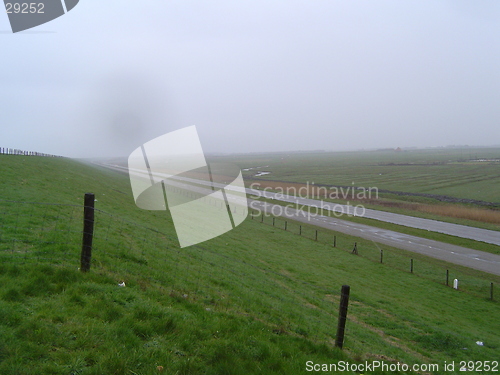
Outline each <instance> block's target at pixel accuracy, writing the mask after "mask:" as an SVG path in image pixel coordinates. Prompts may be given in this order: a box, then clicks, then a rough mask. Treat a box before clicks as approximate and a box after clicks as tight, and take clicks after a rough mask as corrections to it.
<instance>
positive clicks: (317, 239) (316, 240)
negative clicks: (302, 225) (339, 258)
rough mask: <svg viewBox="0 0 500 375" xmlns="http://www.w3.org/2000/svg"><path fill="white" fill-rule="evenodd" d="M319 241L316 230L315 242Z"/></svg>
mask: <svg viewBox="0 0 500 375" xmlns="http://www.w3.org/2000/svg"><path fill="white" fill-rule="evenodd" d="M317 240H318V230H316V238H315V241H317Z"/></svg>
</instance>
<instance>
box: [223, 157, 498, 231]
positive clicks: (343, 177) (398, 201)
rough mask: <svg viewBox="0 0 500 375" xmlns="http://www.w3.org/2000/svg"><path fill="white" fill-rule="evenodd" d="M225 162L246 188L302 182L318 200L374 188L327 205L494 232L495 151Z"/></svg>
mask: <svg viewBox="0 0 500 375" xmlns="http://www.w3.org/2000/svg"><path fill="white" fill-rule="evenodd" d="M226 159H227V158H226V157H221V156H219V157H216V158H214V160H226ZM227 160H229V159H227ZM230 160H231V161H233V162H235V163H237V164H238V165H239V166H240V167H241V168H243V169H244V174H245V177H246V181H247V183H248V184H251V183H258V184H260V185H261V186H262V187H266V186H269V187H274V188H277V187H281V188H286V187H289V186H296V187H297V188H298V187H299V186H304V185H295V184H306V183H308V184H309V190H310V195H311V196H317V197H319V198H323V197H324V194H322V195H321V194H319V195H318V194H317V193H318V191H319V186H323V187H327V188H329V187H332V186H337V187H338V186H342V187H352V186H356V187H364V188H377V189H378V191H379V194H378V197H376V198H375V199H362V198H361V199H354V200H353V199H352V197H350V198H349V199H341V198H338V197H337V199H333V200H332V201H335V202H338V203H345V202H346V201H347V200H350V201H351V203H353V201H355V202H356V203H361V204H363V205H365V206H366V207H368V208H373V209H378V210H383V211H390V212H395V213H401V214H405V215H411V216H417V217H424V218H431V219H436V220H442V221H448V222H452V223H457V224H464V225H470V226H477V227H481V228H485V229H491V230H500V189H498V184H499V183H500V148H476V149H474V148H466V149H455V148H443V149H433V150H409V151H402V152H396V151H387V150H385V151H365V152H337V153H334V152H317V153H280V154H256V155H241V156H231V158H230ZM258 172H269V173H268V174H265V175H260V176H256V175H257V174H258ZM313 183H314V184H315V185H316V188H313V187H311V186H312V184H313ZM324 191H325V188H323V192H324Z"/></svg>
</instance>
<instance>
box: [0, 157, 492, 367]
mask: <svg viewBox="0 0 500 375" xmlns="http://www.w3.org/2000/svg"><path fill="white" fill-rule="evenodd" d="M0 162H1V165H2V169H1V171H0V174H1V181H0V192H1V194H2V195H1V199H9V200H14V201H24V202H25V201H31V202H45V203H62V204H76V205H81V204H82V202H83V194H84V193H85V192H94V193H95V194H96V198H97V202H96V208H98V209H99V210H102V211H105V212H106V213H110V214H112V215H113V216H110V215H108V214H105V213H101V212H96V217H97V221H96V232H98V231H101V232H100V233H99V232H98V234H97V235H96V244H95V245H96V246H95V249H94V254H93V265H92V269H91V271H90V272H89V273H87V274H83V273H81V272H79V271H78V269H77V268H78V265H79V253H80V248H79V244H78V238H79V236H81V234H79V233H78V232H77V230H78V227H79V226H80V225H81V222H80V221H79V218H78V216H79V214H80V213H79V212H78V210H76V209H75V210H73V208H72V209H71V210H70V211H68V212H67V213H65V212H63V211H64V209H62V208H61V209H60V210H59V209H58V210H59V211H57V210H56V211H57V213H56V212H52V211H51V210H52V208H50V209H49V208H47V207H46V206H43V205H34V206H33V205H31V206H27V205H23V204H17V206H13V205H12V204H9V205H7V204H6V205H5V206H3V207H2V214H3V215H1V216H0V220H2V222H0V224H1V225H2V226H1V230H2V233H1V234H2V236H3V235H5V234H6V232H7V231H8V232H10V235H12V234H13V233H14V234H15V233H17V232H15V231H14V229H13V228H15V230H16V231H18V230H19V228H22V227H26V226H27V227H28V228H31V233H34V234H38V233H43V235H46V234H50V235H53V236H54V238H53V243H54V249H53V251H52V252H51V251H50V244H48V243H44V244H43V246H44V251H43V254H42V255H39V254H38V253H37V251H38V249H37V248H36V242H30V243H29V244H28V241H25V242H22V241H21V242H19V243H16V246H18V247H17V249H20V250H19V251H21V252H20V253H18V252H14V251H13V250H12V249H11V242H2V240H1V239H0V246H1V253H0V257H2V262H1V263H0V264H1V266H0V314H1V315H2V316H1V319H0V330H1V334H0V373H2V374H40V373H43V374H45V373H46V374H156V373H159V371H160V370H161V369H162V368H163V370H164V371H165V372H166V373H169V374H249V373H255V374H272V373H279V374H301V373H307V372H306V367H305V363H306V361H308V360H310V361H314V362H315V363H336V362H338V361H339V360H342V359H343V360H348V361H350V362H360V361H363V360H375V359H378V360H380V359H384V360H386V361H388V362H391V363H392V362H396V361H401V362H405V363H408V364H413V363H439V364H442V363H443V361H445V360H446V361H448V362H450V361H451V360H455V361H456V360H498V350H499V349H500V338H499V336H500V335H498V333H499V332H500V319H498V318H499V313H498V306H499V305H498V302H495V301H488V300H487V299H486V298H477V297H474V296H471V295H469V294H467V293H463V292H460V291H455V290H453V289H451V288H447V287H446V286H444V285H440V284H437V283H435V282H430V281H429V280H426V279H424V278H420V277H417V276H416V275H411V274H409V273H405V272H401V271H397V270H394V269H392V268H390V267H386V266H384V265H380V264H377V263H375V262H372V261H370V260H368V259H364V258H362V257H356V256H353V255H352V254H350V253H349V252H347V251H342V250H341V249H334V248H332V246H331V245H328V244H323V243H318V242H315V241H311V240H310V239H308V238H305V237H299V236H297V235H294V234H292V233H289V232H285V231H283V230H280V229H277V228H273V227H270V226H266V225H262V224H260V223H259V222H257V221H255V220H254V221H252V220H250V219H247V220H246V221H245V222H244V223H243V224H242V225H240V226H239V227H237V228H236V229H234V230H233V231H231V232H228V233H226V234H224V235H223V236H220V237H218V238H215V239H213V240H210V241H207V242H205V243H203V244H201V245H200V246H193V247H190V248H186V249H179V248H178V245H177V243H176V237H175V232H174V228H173V224H172V221H171V218H170V217H169V215H168V213H166V212H149V211H142V210H139V209H137V208H136V207H135V204H134V202H133V198H132V195H131V192H130V187H129V185H128V184H129V183H128V177H127V176H126V175H123V174H119V173H116V172H112V171H107V170H104V169H99V168H96V167H94V166H88V165H83V164H80V163H77V162H75V161H71V160H67V159H49V158H36V157H20V156H5V157H2V158H0ZM25 207H29V208H28V209H25ZM12 210H14V212H16V210H17V212H18V213H19V214H18V215H17V217H16V218H15V219H14V217H13V216H12V215H10V213H11V212H12ZM47 210H48V211H47ZM6 213H9V215H6ZM37 218H38V219H39V221H40V222H42V221H43V223H44V226H43V232H42V229H40V226H39V225H38V221H37ZM42 218H43V220H42ZM58 218H59V220H61V218H64V219H65V220H66V219H68V218H71V219H72V220H66V224H67V225H68V227H62V228H63V230H62V231H58V228H61V227H55V226H54V227H51V226H48V225H47V223H49V222H50V221H52V220H53V221H56V220H58ZM13 223H15V224H16V226H15V227H13V225H12V224H13ZM148 228H154V229H157V230H158V231H157V232H155V231H150V230H149V229H148ZM73 229H74V230H75V234H72V232H70V230H73ZM80 230H81V229H80ZM19 233H20V234H22V235H23V236H26V237H25V238H30V237H29V236H30V233H25V232H22V231H21V232H19ZM68 236H69V237H71V236H74V237H75V238H76V239H75V240H73V239H72V240H71V241H70V240H68ZM2 238H4V237H2ZM11 238H12V237H9V239H11ZM33 243H34V244H35V245H33ZM65 244H68V245H65ZM28 245H30V246H31V247H30V246H28ZM23 246H24V247H23ZM344 250H345V249H344ZM19 254H21V255H22V256H18V255H19ZM32 255H33V256H32ZM122 281H124V282H125V283H126V286H125V287H119V286H118V283H120V282H122ZM342 284H349V285H350V286H351V291H352V292H351V304H350V307H349V319H348V325H347V332H346V342H345V346H344V351H343V352H341V351H339V350H338V349H335V348H333V339H334V335H335V329H336V323H337V309H338V301H339V291H340V287H341V285H342ZM476 341H483V342H484V344H485V345H484V346H478V345H476V343H475V342H476ZM158 366H163V367H162V368H161V367H160V368H159V367H158ZM390 373H394V372H390ZM457 373H458V372H457Z"/></svg>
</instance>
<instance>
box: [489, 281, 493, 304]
mask: <svg viewBox="0 0 500 375" xmlns="http://www.w3.org/2000/svg"><path fill="white" fill-rule="evenodd" d="M490 299H491V300H492V301H493V283H491V284H490Z"/></svg>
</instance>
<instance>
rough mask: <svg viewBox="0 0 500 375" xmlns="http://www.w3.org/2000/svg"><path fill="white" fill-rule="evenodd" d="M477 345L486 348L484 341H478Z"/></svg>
mask: <svg viewBox="0 0 500 375" xmlns="http://www.w3.org/2000/svg"><path fill="white" fill-rule="evenodd" d="M476 344H478V345H479V346H484V343H483V342H482V341H476Z"/></svg>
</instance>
